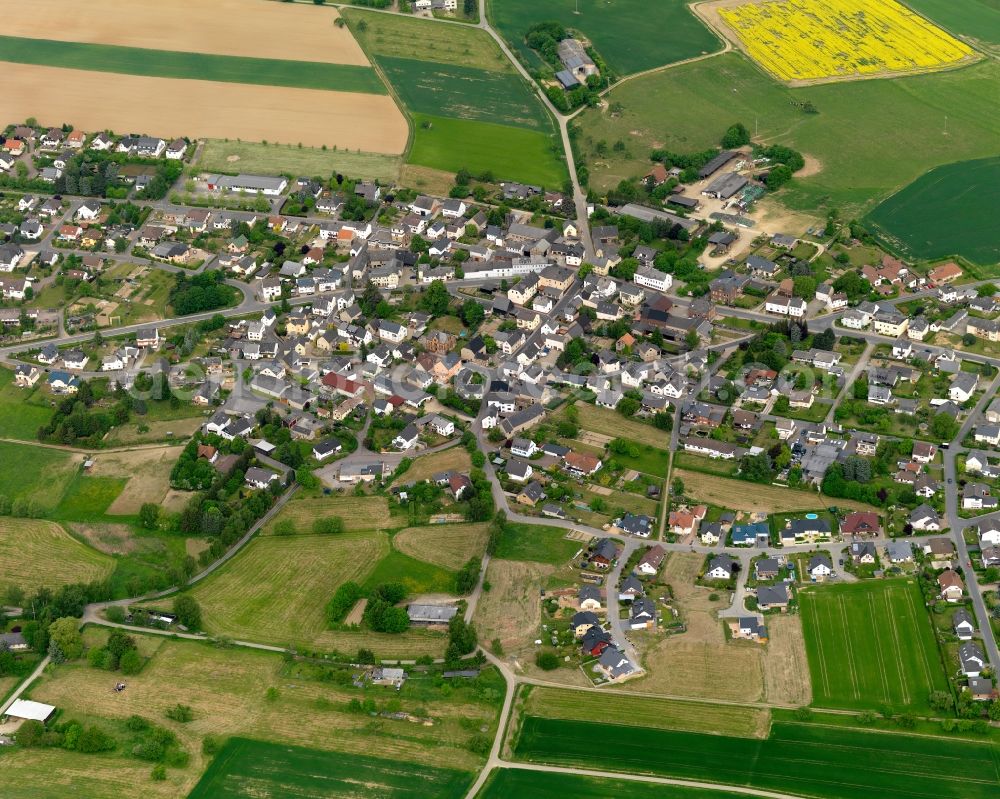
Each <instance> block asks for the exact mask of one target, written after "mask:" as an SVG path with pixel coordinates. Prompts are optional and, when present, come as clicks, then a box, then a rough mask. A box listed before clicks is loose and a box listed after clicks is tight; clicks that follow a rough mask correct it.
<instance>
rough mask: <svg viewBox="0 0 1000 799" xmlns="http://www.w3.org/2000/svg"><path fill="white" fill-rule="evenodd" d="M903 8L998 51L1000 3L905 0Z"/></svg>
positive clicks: (972, 0)
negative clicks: (905, 6) (910, 9)
mask: <svg viewBox="0 0 1000 799" xmlns="http://www.w3.org/2000/svg"><path fill="white" fill-rule="evenodd" d="M906 5H908V6H909V7H910V8H912V9H914V10H915V11H917V12H919V13H920V14H923V15H924V16H925V17H927V18H928V19H931V20H933V21H934V22H936V23H938V24H939V25H941V27H943V28H947V29H948V30H949V31H951V32H952V33H954V34H957V35H959V36H962V37H965V38H967V39H969V41H971V42H972V43H973V44H977V45H979V46H981V47H984V48H986V49H990V50H993V51H994V52H997V51H1000V3H998V2H997V0H962V2H961V3H953V2H949V0H907V2H906Z"/></svg>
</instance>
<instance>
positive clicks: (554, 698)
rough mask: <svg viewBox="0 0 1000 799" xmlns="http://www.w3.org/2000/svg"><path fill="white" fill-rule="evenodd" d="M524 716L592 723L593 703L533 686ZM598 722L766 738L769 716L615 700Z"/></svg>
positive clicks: (753, 710)
mask: <svg viewBox="0 0 1000 799" xmlns="http://www.w3.org/2000/svg"><path fill="white" fill-rule="evenodd" d="M524 713H525V714H527V715H529V716H542V717H544V718H550V719H571V720H577V721H591V720H592V719H593V718H594V700H593V698H592V697H591V696H590V694H589V693H585V692H581V691H573V690H570V689H562V688H543V687H541V686H537V685H536V686H531V690H530V693H529V694H528V698H527V700H526V701H525V703H524ZM601 720H602V721H604V722H606V723H608V724H635V725H638V726H640V727H650V728H652V729H661V730H686V731H688V732H712V733H719V734H725V735H736V736H739V737H741V738H766V737H767V728H768V727H769V726H770V713H769V712H768V711H767V710H762V709H759V708H752V707H733V706H731V705H716V704H708V703H705V702H687V701H682V700H676V699H657V698H654V697H648V696H615V698H614V700H613V701H609V702H606V703H604V704H603V705H602V707H601Z"/></svg>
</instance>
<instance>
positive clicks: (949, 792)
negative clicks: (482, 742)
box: [514, 711, 1000, 799]
mask: <svg viewBox="0 0 1000 799" xmlns="http://www.w3.org/2000/svg"><path fill="white" fill-rule="evenodd" d="M598 713H599V711H598ZM514 754H515V757H517V758H518V759H522V760H526V761H530V762H539V763H551V764H556V765H562V766H579V767H584V768H591V769H607V770H612V771H623V772H628V773H632V774H640V773H646V774H656V775H661V776H666V777H675V778H681V779H692V780H701V781H705V782H713V783H719V784H722V785H733V786H748V787H752V788H758V789H766V790H774V791H781V792H783V793H789V794H792V795H800V796H810V797H820V798H821V799H859V798H860V797H870V796H880V797H884V798H885V799H932V798H933V799H992V797H994V796H995V795H996V791H997V785H998V780H1000V777H998V774H1000V770H998V762H1000V761H998V759H997V758H998V757H1000V752H998V751H997V746H996V744H995V743H993V742H991V741H984V742H981V743H980V742H975V743H973V742H971V741H963V740H949V739H947V738H933V737H923V736H917V735H904V734H892V733H882V732H869V731H867V730H861V729H843V728H837V727H826V726H821V725H810V724H794V723H792V724H789V723H774V724H772V726H771V734H770V737H768V738H767V739H765V740H759V739H753V738H733V737H729V736H723V735H707V734H703V733H685V732H674V731H671V730H657V729H650V728H642V727H636V726H617V725H611V724H600V723H595V722H584V721H563V720H552V719H542V718H537V717H534V716H528V717H526V718H525V719H524V721H523V724H522V726H521V730H520V734H519V736H518V739H517V741H516V743H515V744H514Z"/></svg>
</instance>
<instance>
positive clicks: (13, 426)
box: [0, 367, 52, 441]
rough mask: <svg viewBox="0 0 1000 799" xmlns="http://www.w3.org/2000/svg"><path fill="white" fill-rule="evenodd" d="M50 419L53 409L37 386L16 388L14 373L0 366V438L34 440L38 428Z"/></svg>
mask: <svg viewBox="0 0 1000 799" xmlns="http://www.w3.org/2000/svg"><path fill="white" fill-rule="evenodd" d="M39 385H41V380H39ZM51 418H52V406H51V405H49V400H48V398H47V397H46V396H45V394H44V393H43V390H42V389H41V388H39V387H38V386H36V387H35V388H29V389H24V388H18V387H17V386H15V385H14V373H13V372H12V371H11V370H10V369H6V368H3V367H0V438H19V439H23V440H25V441H34V440H35V438H36V437H37V434H38V428H39V427H43V426H45V425H47V424H48V423H49V419H51Z"/></svg>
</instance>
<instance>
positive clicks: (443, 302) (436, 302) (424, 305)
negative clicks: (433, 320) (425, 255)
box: [418, 280, 451, 316]
mask: <svg viewBox="0 0 1000 799" xmlns="http://www.w3.org/2000/svg"><path fill="white" fill-rule="evenodd" d="M450 302H451V297H450V296H449V295H448V289H447V287H446V286H445V285H444V281H443V280H434V281H431V284H430V286H428V288H427V289H426V290H425V291H424V293H423V294H421V295H420V302H419V303H418V304H419V305H420V308H421V310H424V311H426V312H427V313H429V314H431V316H444V315H445V314H446V313H448V305H449V303H450Z"/></svg>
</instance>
